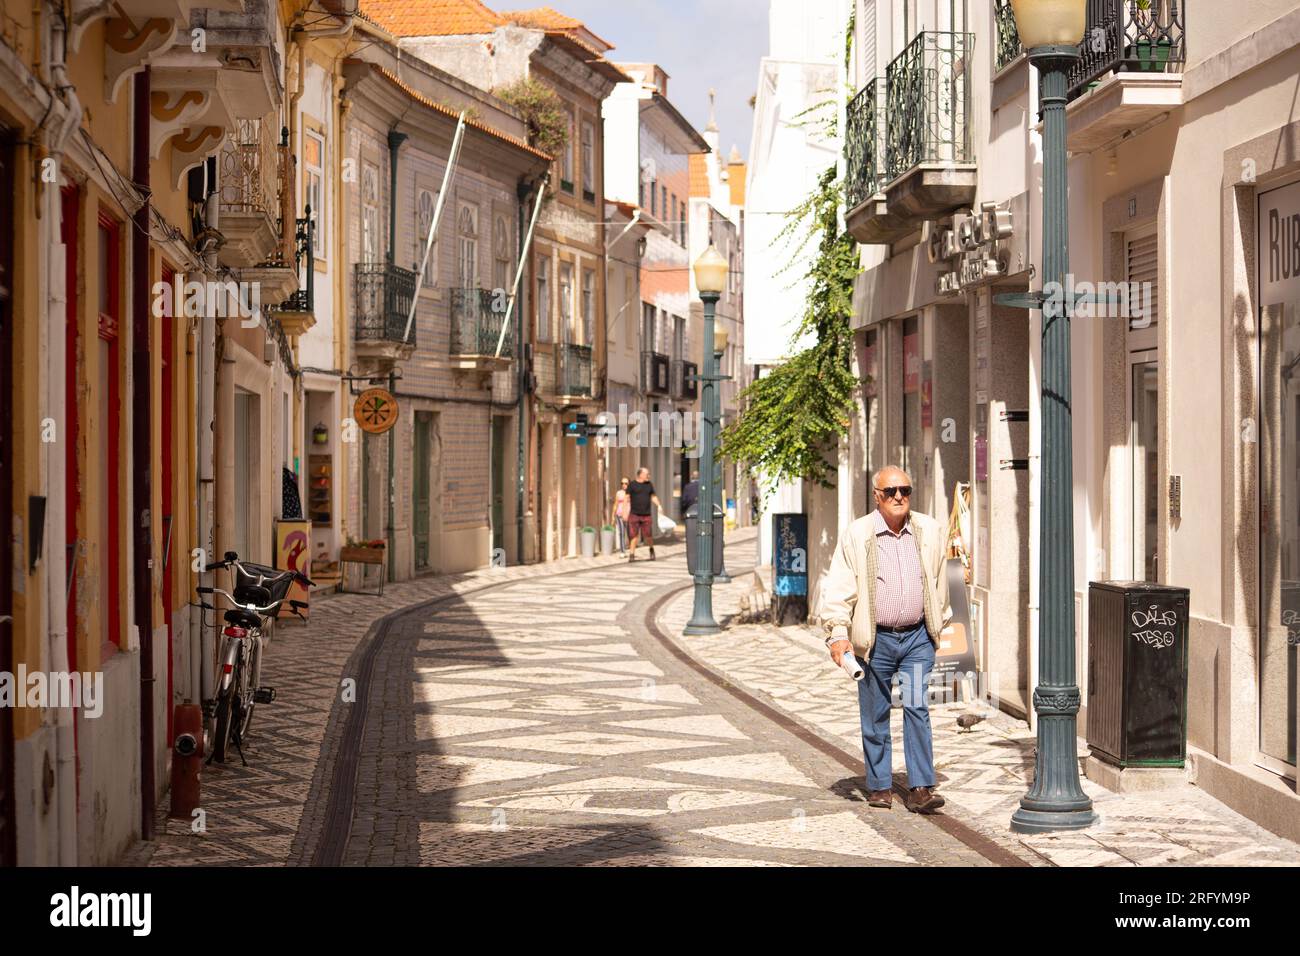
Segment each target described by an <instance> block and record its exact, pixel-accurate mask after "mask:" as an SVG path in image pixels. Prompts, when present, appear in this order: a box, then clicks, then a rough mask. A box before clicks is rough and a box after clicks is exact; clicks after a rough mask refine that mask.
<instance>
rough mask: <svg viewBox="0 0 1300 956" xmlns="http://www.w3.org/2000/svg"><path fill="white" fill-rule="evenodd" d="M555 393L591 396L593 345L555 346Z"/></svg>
mask: <svg viewBox="0 0 1300 956" xmlns="http://www.w3.org/2000/svg"><path fill="white" fill-rule="evenodd" d="M555 361H556V368H555V393H556V395H557V396H558V397H561V398H591V397H592V391H591V346H590V345H570V344H568V343H565V344H563V345H557V346H556V347H555Z"/></svg>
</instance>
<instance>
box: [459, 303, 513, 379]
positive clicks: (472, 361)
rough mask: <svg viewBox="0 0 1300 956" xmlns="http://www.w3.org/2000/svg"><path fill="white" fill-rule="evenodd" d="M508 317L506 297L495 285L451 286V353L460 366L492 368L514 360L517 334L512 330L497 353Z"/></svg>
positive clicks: (503, 366)
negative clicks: (474, 287) (491, 287)
mask: <svg viewBox="0 0 1300 956" xmlns="http://www.w3.org/2000/svg"><path fill="white" fill-rule="evenodd" d="M505 319H506V313H505V297H504V296H501V297H500V298H499V299H498V297H497V294H496V293H495V292H494V291H492V290H491V289H452V290H451V355H452V358H453V360H456V361H458V362H459V364H458V365H457V367H458V368H464V369H470V370H475V371H484V372H492V371H499V370H501V369H504V368H505V367H506V366H507V365H509V364H510V359H511V357H512V356H513V355H514V336H513V335H511V334H510V332H509V330H507V332H506V336H505V340H504V341H503V342H502V343H501V354H500V356H498V355H497V341H498V340H499V339H500V338H501V329H502V327H503V326H504V325H505ZM456 361H454V362H453V364H456Z"/></svg>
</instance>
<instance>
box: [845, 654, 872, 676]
mask: <svg viewBox="0 0 1300 956" xmlns="http://www.w3.org/2000/svg"><path fill="white" fill-rule="evenodd" d="M840 667H842V668H844V673H846V674H848V675H849V676H850V677H852V678H853V679H854V680H862V678H863V676H865V674H866V671H864V670H863V669H862V665H861V664H859V663H858V659H857V658H856V657H855V656H853V652H852V651H846V652H845V653H844V656H843V657H841V658H840Z"/></svg>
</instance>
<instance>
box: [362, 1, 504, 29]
mask: <svg viewBox="0 0 1300 956" xmlns="http://www.w3.org/2000/svg"><path fill="white" fill-rule="evenodd" d="M361 11H362V13H363V14H364V15H365V17H366V18H367V19H370V20H373V21H374V22H376V23H378V24H379V25H380V26H381V27H383V28H384V29H385V30H387V31H388V32H389V33H392V34H393V35H394V36H399V37H424V36H457V35H460V34H467V33H491V32H492V31H493V30H495V29H496V28H497V27H499V26H503V25H504V24H505V23H506V22H507V21H506V20H505V19H503V18H502V17H501V16H499V15H498V14H496V13H494V12H493V11H492V10H489V9H488V8H487V7H485V6H484V5H483V4H482V3H480V2H479V0H419V2H416V0H361Z"/></svg>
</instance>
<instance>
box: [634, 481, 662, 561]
mask: <svg viewBox="0 0 1300 956" xmlns="http://www.w3.org/2000/svg"><path fill="white" fill-rule="evenodd" d="M627 495H628V504H629V507H628V518H627V523H628V533H629V534H630V535H631V537H632V544H631V547H630V549H629V551H628V555H627V559H628V560H629V561H635V560H636V545H637V541H639V540H640V541H645V542H646V543H647V544H648V545H650V560H651V561H653V560H654V559H655V531H654V523H653V522H652V521H651V520H650V516H651V506H652V505H653V506H654V507H655V508H658V509H659V510H660V511H662V510H663V507H664V506H663V505H662V504H660V503H659V496H658V495H657V494H655V486H654V485H653V484H652V483H651V481H650V469H649V468H645V467H641V468H638V469H637V470H636V481H632V482H629V483H628V486H627Z"/></svg>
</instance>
